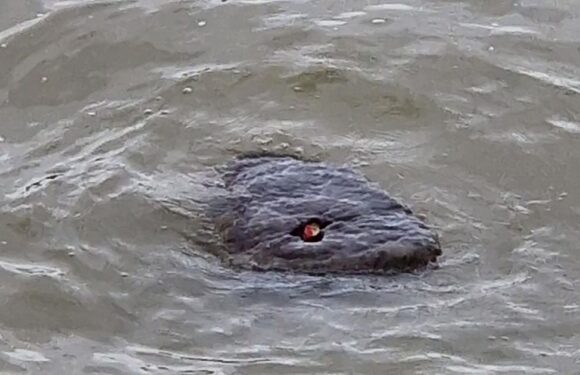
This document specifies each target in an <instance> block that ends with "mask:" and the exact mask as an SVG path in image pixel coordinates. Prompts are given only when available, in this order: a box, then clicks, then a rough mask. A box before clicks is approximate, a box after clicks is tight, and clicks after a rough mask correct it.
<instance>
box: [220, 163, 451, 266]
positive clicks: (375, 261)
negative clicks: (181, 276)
mask: <svg viewBox="0 0 580 375" xmlns="http://www.w3.org/2000/svg"><path fill="white" fill-rule="evenodd" d="M224 181H225V187H226V189H227V191H228V194H227V198H226V200H224V201H223V202H222V204H221V205H220V208H219V210H218V216H217V219H218V223H219V225H218V228H219V230H220V232H221V233H222V234H223V237H224V240H225V244H226V248H227V252H228V253H229V254H230V255H231V259H232V260H233V262H234V263H235V264H236V265H239V266H242V267H244V268H254V269H256V268H257V269H263V270H294V271H304V272H310V273H325V272H343V273H361V272H362V273H377V272H378V273H391V272H400V271H411V270H416V269H418V268H423V267H424V266H426V265H428V264H429V262H431V261H433V262H434V261H436V258H437V256H439V255H441V249H440V245H439V240H438V237H437V235H436V234H435V233H434V232H433V231H432V230H431V229H430V228H429V227H427V225H426V224H425V223H423V222H422V221H421V220H419V219H418V218H417V217H415V216H414V215H413V213H412V211H411V210H410V209H409V208H408V207H406V206H404V205H403V204H401V203H400V202H398V201H396V200H394V199H393V198H391V197H389V196H388V195H387V194H386V193H385V192H384V191H382V190H381V189H379V188H378V187H375V186H373V184H371V183H369V181H368V180H367V179H366V178H364V177H363V176H361V175H360V174H358V173H357V172H355V171H353V170H352V169H349V168H345V167H332V166H329V165H326V164H324V163H318V162H305V161H301V160H297V159H295V158H292V157H275V156H266V157H244V158H240V159H238V160H235V161H234V162H232V163H230V164H228V165H227V166H226V168H225V169H224ZM312 219H316V220H318V221H319V222H320V223H321V224H322V227H323V234H324V236H323V238H322V239H321V240H320V241H318V242H305V241H303V240H302V238H301V237H300V236H299V235H296V234H297V233H299V232H300V228H301V226H302V225H304V224H305V223H307V222H309V220H312Z"/></svg>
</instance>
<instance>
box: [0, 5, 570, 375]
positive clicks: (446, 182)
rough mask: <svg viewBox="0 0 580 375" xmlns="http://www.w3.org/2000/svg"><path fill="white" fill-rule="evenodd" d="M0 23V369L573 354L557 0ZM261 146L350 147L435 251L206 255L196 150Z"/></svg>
mask: <svg viewBox="0 0 580 375" xmlns="http://www.w3.org/2000/svg"><path fill="white" fill-rule="evenodd" d="M91 3H92V4H91ZM0 30H1V31H0V121H1V123H0V150H1V153H0V199H1V205H0V285H1V286H0V301H1V303H2V304H1V306H0V370H1V371H2V373H6V374H8V373H10V374H12V373H38V374H48V373H50V374H65V373H67V374H69V373H70V374H178V373H190V374H323V373H324V374H386V373H389V374H468V373H474V374H580V318H579V314H580V302H579V298H580V293H578V291H577V287H578V285H577V284H578V281H577V280H578V279H579V278H580V254H579V250H580V249H579V245H578V243H580V232H579V229H580V170H579V166H578V164H579V161H580V148H579V147H578V145H579V141H580V79H579V78H578V77H580V5H579V4H578V3H577V1H575V0H562V1H548V0H519V1H512V0H510V1H503V0H498V1H477V0H469V1H467V0H466V1H459V0H448V1H427V0H417V1H405V2H404V3H386V2H379V1H359V0H353V1H348V2H347V1H338V2H337V1H328V0H325V1H317V2H308V1H292V2H285V1H274V0H272V1H268V0H245V1H238V0H229V1H226V2H222V1H221V0H214V1H177V0H175V1H167V0H136V1H109V2H98V3H97V2H89V1H86V2H84V3H83V2H69V1H63V2H58V1H56V0H48V1H45V2H44V3H43V2H42V1H41V2H39V1H33V0H3V1H1V2H0ZM256 149H266V150H274V151H276V150H278V151H280V150H290V151H292V152H300V153H302V154H304V155H305V156H309V157H318V158H321V159H324V160H328V161H331V162H336V163H345V162H346V163H351V164H354V165H356V166H358V167H359V168H360V170H362V171H363V172H364V173H365V174H367V175H368V176H369V177H370V178H372V179H373V180H375V181H378V182H379V183H380V184H381V185H382V186H383V187H384V188H385V189H386V190H388V191H389V192H391V193H392V194H393V195H395V196H396V197H398V198H401V199H402V200H404V201H405V202H407V203H409V204H410V205H411V206H412V207H413V208H414V209H415V210H417V211H419V212H422V213H425V214H427V216H428V217H429V220H430V222H431V223H432V224H433V225H435V226H436V227H437V228H438V231H440V233H441V235H442V242H443V246H444V257H443V258H442V263H441V268H440V269H439V270H436V271H433V272H427V273H425V274H423V275H419V276H412V275H405V276H400V277H394V278H380V277H368V278H364V277H350V278H349V277H325V278H321V277H308V276H299V275H296V276H290V275H285V276H283V275H276V274H257V273H251V272H244V273H238V272H235V271H233V270H230V269H229V268H227V267H225V266H223V265H222V264H221V263H220V262H219V261H218V260H217V259H215V258H214V257H213V256H211V255H209V254H208V252H207V251H206V250H207V249H208V248H209V247H211V246H212V244H213V243H214V242H215V239H214V237H213V234H212V232H211V230H210V228H209V226H208V225H207V224H206V223H205V221H204V220H203V216H202V212H203V208H204V203H203V202H204V199H205V198H206V197H207V196H209V195H211V194H212V189H213V187H212V186H213V185H214V184H215V176H214V174H213V172H212V167H213V166H214V165H216V164H219V163H222V162H224V161H226V160H228V159H229V158H231V157H232V156H233V155H235V154H236V153H238V152H240V151H250V150H256Z"/></svg>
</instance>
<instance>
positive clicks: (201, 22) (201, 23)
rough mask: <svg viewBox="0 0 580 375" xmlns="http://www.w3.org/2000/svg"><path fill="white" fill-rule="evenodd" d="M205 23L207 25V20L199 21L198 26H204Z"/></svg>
mask: <svg viewBox="0 0 580 375" xmlns="http://www.w3.org/2000/svg"><path fill="white" fill-rule="evenodd" d="M205 25H207V22H206V21H199V22H198V23H197V26H199V27H204V26H205Z"/></svg>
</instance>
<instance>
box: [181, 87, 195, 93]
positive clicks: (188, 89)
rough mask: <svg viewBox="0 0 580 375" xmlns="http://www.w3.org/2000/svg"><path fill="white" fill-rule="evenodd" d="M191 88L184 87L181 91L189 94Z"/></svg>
mask: <svg viewBox="0 0 580 375" xmlns="http://www.w3.org/2000/svg"><path fill="white" fill-rule="evenodd" d="M192 91H193V89H192V88H191V87H185V88H184V89H183V90H182V91H181V92H182V93H184V94H191V92H192Z"/></svg>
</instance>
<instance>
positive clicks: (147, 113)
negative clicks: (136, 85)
mask: <svg viewBox="0 0 580 375" xmlns="http://www.w3.org/2000/svg"><path fill="white" fill-rule="evenodd" d="M143 113H144V114H145V115H147V116H149V115H152V114H153V110H152V109H151V108H147V109H146V110H145V111H143Z"/></svg>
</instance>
